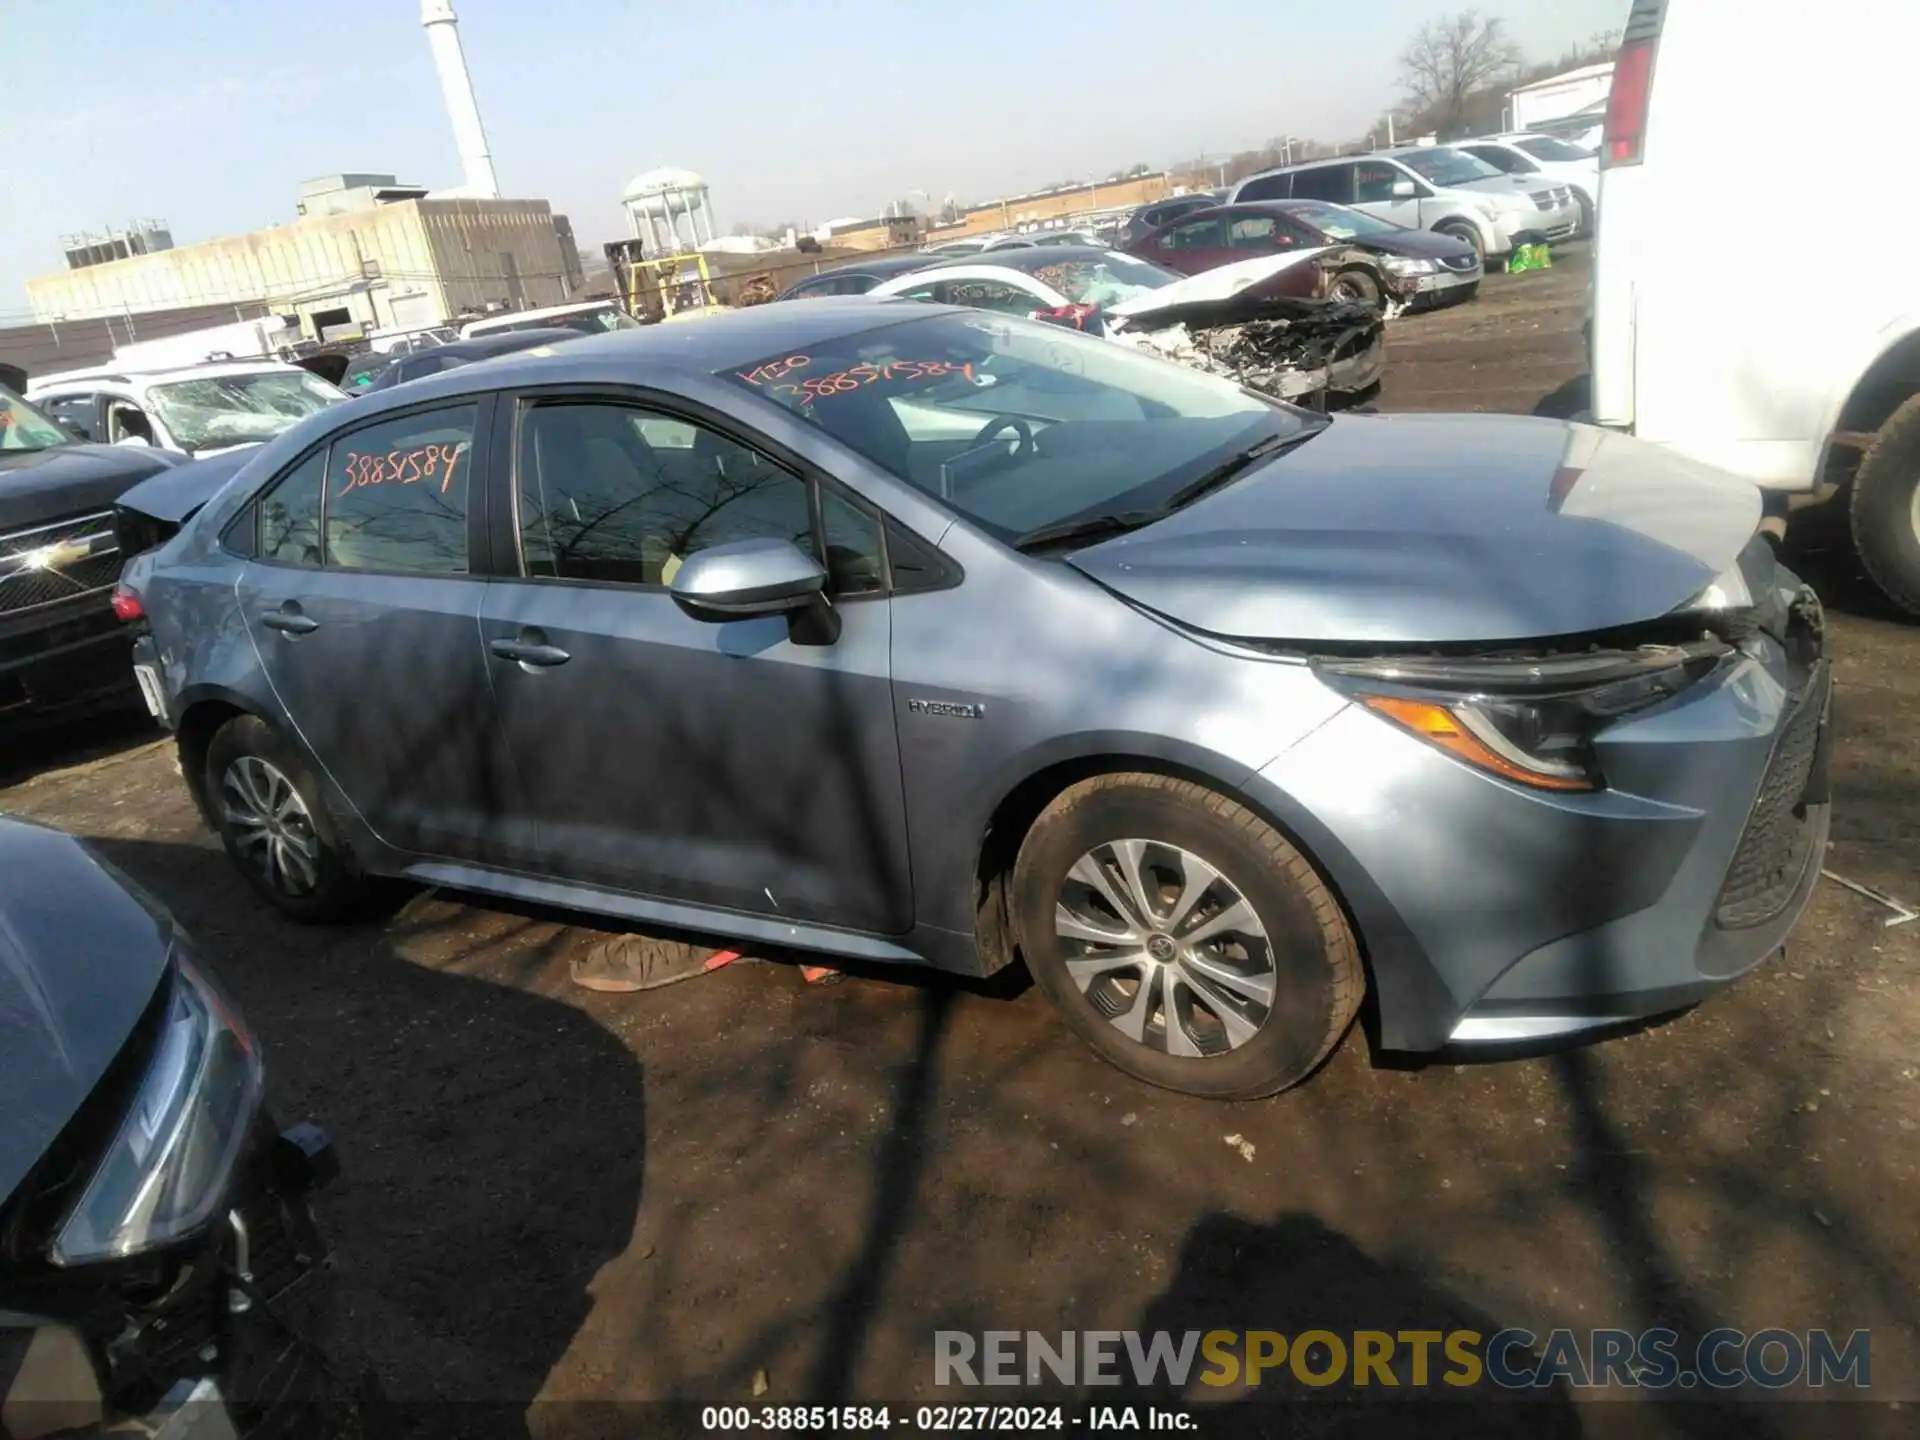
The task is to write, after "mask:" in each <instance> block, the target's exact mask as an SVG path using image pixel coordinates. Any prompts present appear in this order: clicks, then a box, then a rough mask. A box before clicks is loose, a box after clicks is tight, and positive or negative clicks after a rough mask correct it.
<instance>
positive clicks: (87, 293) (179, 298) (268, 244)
mask: <svg viewBox="0 0 1920 1440" xmlns="http://www.w3.org/2000/svg"><path fill="white" fill-rule="evenodd" d="M299 206H300V209H301V210H302V211H303V212H304V214H303V218H301V219H299V220H296V221H294V222H293V223H291V224H288V225H279V226H275V227H273V228H272V229H268V230H255V231H252V232H250V233H248V234H245V235H232V236H227V237H224V238H222V239H218V240H203V241H200V242H199V243H197V244H192V245H178V244H176V245H175V246H174V247H173V248H171V249H167V250H158V251H154V252H151V253H148V254H144V255H130V256H128V257H127V258H125V259H114V260H105V261H102V262H100V263H98V264H88V265H80V266H77V267H74V268H71V269H67V270H63V271H59V272H57V273H55V274H52V275H38V276H35V277H34V278H33V279H31V280H29V281H27V299H28V303H29V304H31V305H32V306H33V313H34V318H36V319H38V320H42V321H50V320H82V319H89V318H93V317H97V316H104V315H128V314H140V313H142V312H145V311H151V310H171V309H177V308H179V307H181V306H187V305H216V304H217V305H234V304H246V303H258V304H264V305H266V306H267V307H268V308H269V309H271V310H273V311H274V312H276V313H279V314H296V315H299V316H301V317H303V324H304V325H305V326H306V327H307V328H308V330H309V333H310V334H311V335H312V336H313V338H315V339H320V338H323V336H324V334H325V332H329V331H338V330H341V329H345V328H352V327H358V328H360V329H362V330H372V329H374V328H376V327H380V326H393V325H400V326H406V325H433V324H439V323H441V322H442V321H445V320H447V319H450V318H451V317H453V316H455V315H458V314H460V313H462V312H466V311H474V312H478V311H483V310H488V309H509V310H520V309H527V308H530V307H533V306H539V305H560V304H564V303H565V302H566V301H567V300H568V299H570V298H571V297H572V294H573V291H574V287H575V286H576V285H577V284H578V279H579V261H578V259H577V258H576V257H575V256H573V255H572V254H571V253H570V251H571V246H570V245H569V246H567V247H565V248H564V249H563V246H562V243H561V230H560V228H559V226H558V225H557V224H556V217H555V216H554V214H553V212H552V210H551V209H549V208H548V205H547V202H546V201H544V200H465V199H437V198H433V197H431V196H429V195H428V194H427V192H426V191H424V190H421V189H419V188H417V187H411V186H402V185H400V184H398V182H396V181H395V180H394V177H392V176H390V175H338V176H333V177H331V178H330V179H327V180H323V181H313V182H309V183H308V184H306V185H304V186H302V187H301V191H300V197H299ZM564 223H565V218H564V217H560V220H559V225H564ZM567 234H568V235H569V236H570V235H571V230H570V229H569V230H568V231H567Z"/></svg>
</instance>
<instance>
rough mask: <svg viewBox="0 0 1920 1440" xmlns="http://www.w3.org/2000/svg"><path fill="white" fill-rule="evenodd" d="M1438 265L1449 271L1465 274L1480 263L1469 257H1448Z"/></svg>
mask: <svg viewBox="0 0 1920 1440" xmlns="http://www.w3.org/2000/svg"><path fill="white" fill-rule="evenodd" d="M1440 263H1441V264H1442V265H1444V266H1446V267H1447V269H1449V270H1458V271H1460V272H1461V273H1462V274H1465V273H1466V272H1467V271H1469V270H1471V269H1473V267H1474V266H1476V265H1478V264H1479V263H1480V262H1479V261H1478V260H1477V259H1475V258H1474V257H1473V256H1471V255H1448V256H1446V257H1445V258H1443V259H1442V260H1441V261H1440Z"/></svg>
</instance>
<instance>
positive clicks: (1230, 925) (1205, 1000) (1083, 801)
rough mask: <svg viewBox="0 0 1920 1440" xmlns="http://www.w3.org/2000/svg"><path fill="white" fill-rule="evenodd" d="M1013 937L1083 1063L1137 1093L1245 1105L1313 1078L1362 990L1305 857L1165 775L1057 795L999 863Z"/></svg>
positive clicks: (1337, 921) (1351, 950) (1333, 911)
mask: <svg viewBox="0 0 1920 1440" xmlns="http://www.w3.org/2000/svg"><path fill="white" fill-rule="evenodd" d="M1012 902H1013V903H1012V912H1013V914H1012V918H1013V924H1014V932H1015V938H1016V940H1017V941H1018V942H1019V945H1020V948H1021V952H1022V953H1023V954H1024V955H1025V957H1026V961H1027V968H1028V969H1029V970H1030V971H1032V973H1033V978H1034V980H1035V982H1036V983H1037V984H1038V985H1039V986H1040V988H1041V989H1042V990H1044V991H1046V993H1047V997H1048V998H1049V999H1050V1000H1052V1001H1053V1004H1054V1006H1055V1008H1056V1009H1058V1010H1059V1012H1060V1014H1061V1016H1062V1018H1063V1019H1065V1021H1066V1022H1067V1024H1068V1026H1069V1027H1070V1028H1072V1029H1073V1031H1074V1032H1075V1033H1076V1034H1078V1035H1079V1036H1080V1038H1081V1039H1083V1040H1085V1041H1086V1042H1087V1043H1088V1044H1090V1045H1091V1046H1092V1047H1093V1048H1094V1050H1095V1051H1097V1052H1098V1053H1099V1054H1100V1056H1101V1057H1102V1058H1103V1059H1105V1060H1108V1061H1110V1062H1111V1063H1112V1064H1114V1065H1116V1066H1118V1067H1119V1068H1120V1069H1122V1070H1124V1071H1126V1072H1127V1073H1128V1074H1129V1075H1133V1076H1136V1077H1138V1078H1139V1079H1142V1080H1145V1081H1147V1082H1149V1083H1151V1084H1154V1085H1162V1086H1165V1087H1166V1088H1167V1089H1169V1090H1179V1091H1183V1092H1185V1093H1186V1094H1189V1095H1203V1096H1209V1097H1212V1098H1215V1099H1252V1098H1254V1097H1256V1096H1261V1095H1271V1094H1273V1093H1274V1092H1275V1091H1276V1090H1284V1089H1286V1088H1287V1087H1288V1086H1289V1085H1294V1084H1297V1083H1298V1082H1299V1081H1301V1080H1303V1079H1305V1078H1306V1077H1307V1076H1308V1075H1309V1074H1311V1073H1312V1072H1313V1069H1314V1067H1315V1066H1317V1065H1318V1064H1319V1063H1320V1062H1321V1061H1322V1060H1323V1059H1325V1058H1326V1056H1327V1055H1328V1054H1329V1053H1330V1052H1331V1051H1332V1049H1333V1047H1334V1046H1335V1045H1337V1044H1338V1043H1339V1041H1340V1037H1341V1036H1342V1035H1344V1034H1345V1033H1346V1031H1347V1027H1348V1025H1349V1024H1351V1023H1352V1021H1353V1017H1354V1013H1355V1012H1356V1011H1357V1010H1358V1009H1359V1007H1360V996H1361V992H1362V990H1363V988H1364V980H1363V977H1362V974H1361V969H1360V959H1359V955H1358V952H1357V950H1356V948H1355V946H1354V941H1353V935H1352V932H1351V931H1349V930H1348V928H1347V922H1346V917H1345V916H1344V915H1343V914H1342V913H1341V910H1340V906H1339V904H1338V902H1336V901H1335V900H1334V898H1333V896H1332V894H1331V893H1329V891H1328V890H1327V887H1326V886H1325V885H1324V884H1322V883H1321V881H1320V877H1319V876H1318V875H1317V874H1316V873H1315V872H1314V869H1313V866H1312V865H1310V864H1309V863H1308V862H1307V860H1306V857H1305V856H1303V855H1302V854H1301V853H1300V852H1299V851H1298V850H1296V849H1294V847H1293V846H1292V845H1290V844H1288V843H1287V840H1286V838H1285V837H1284V836H1282V835H1281V834H1280V833H1279V832H1278V831H1276V830H1275V829H1274V828H1273V827H1272V826H1271V825H1268V824H1267V823H1266V822H1265V821H1264V820H1262V819H1261V818H1260V817H1259V816H1257V815H1255V814H1254V813H1253V812H1252V811H1250V810H1248V809H1247V808H1246V807H1245V806H1242V805H1239V804H1236V803H1235V802H1234V801H1232V800H1229V799H1228V798H1227V797H1226V796H1224V795H1220V794H1218V793H1216V792H1214V791H1212V790H1208V789H1205V788H1203V787H1202V786H1199V785H1196V784H1193V783H1192V782H1190V781H1186V780H1176V779H1173V778H1172V777H1170V776H1165V775H1144V774H1121V775H1100V776H1096V777H1094V778H1093V779H1090V780H1084V781H1082V782H1081V783H1080V784H1078V785H1075V786H1072V787H1071V788H1069V789H1068V790H1066V791H1064V792H1063V793H1062V794H1061V795H1060V796H1059V797H1058V798H1056V799H1055V800H1054V802H1053V803H1052V804H1051V805H1049V806H1048V807H1047V808H1046V810H1045V811H1044V812H1042V814H1041V816H1040V818H1039V819H1038V820H1036V821H1035V822H1034V824H1033V828H1032V829H1031V830H1029V831H1028V832H1027V836H1026V839H1025V840H1024V841H1023V842H1022V843H1021V846H1020V857H1019V859H1018V861H1017V862H1016V863H1015V865H1014V873H1013V886H1012Z"/></svg>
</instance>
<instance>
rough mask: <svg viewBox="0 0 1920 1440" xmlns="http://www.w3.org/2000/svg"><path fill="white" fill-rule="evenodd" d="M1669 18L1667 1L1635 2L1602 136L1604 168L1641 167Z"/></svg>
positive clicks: (1616, 65) (1615, 70) (1616, 63)
mask: <svg viewBox="0 0 1920 1440" xmlns="http://www.w3.org/2000/svg"><path fill="white" fill-rule="evenodd" d="M1666 18H1667V4H1666V0H1633V8H1632V9H1631V10H1629V11H1628V12H1627V28H1626V30H1625V31H1624V32H1623V33H1622V34H1621V37H1620V41H1621V43H1620V54H1619V55H1618V56H1617V57H1616V58H1615V60H1614V62H1613V88H1612V89H1611V90H1610V91H1609V92H1608V93H1607V124H1606V129H1605V130H1603V131H1602V132H1601V135H1602V138H1601V141H1600V168H1601V169H1602V170H1608V169H1611V168H1612V167H1613V166H1615V165H1638V164H1639V163H1640V161H1641V159H1642V158H1643V157H1644V155H1645V151H1646V147H1647V104H1648V102H1649V101H1650V100H1651V99H1652V98H1653V51H1654V47H1655V46H1656V45H1658V44H1659V43H1660V27H1661V25H1662V24H1663V23H1664V22H1665V21H1666Z"/></svg>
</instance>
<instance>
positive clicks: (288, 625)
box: [260, 610, 320, 635]
mask: <svg viewBox="0 0 1920 1440" xmlns="http://www.w3.org/2000/svg"><path fill="white" fill-rule="evenodd" d="M260 623H261V624H262V625H264V626H266V627H267V629H269V630H278V631H280V632H281V633H283V634H286V635H311V634H312V633H313V632H314V631H316V630H318V629H319V628H320V622H319V621H318V620H314V619H311V618H310V617H308V616H306V615H302V614H301V613H300V612H299V611H298V610H269V611H268V612H267V613H266V614H264V615H262V616H261V617H260Z"/></svg>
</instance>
